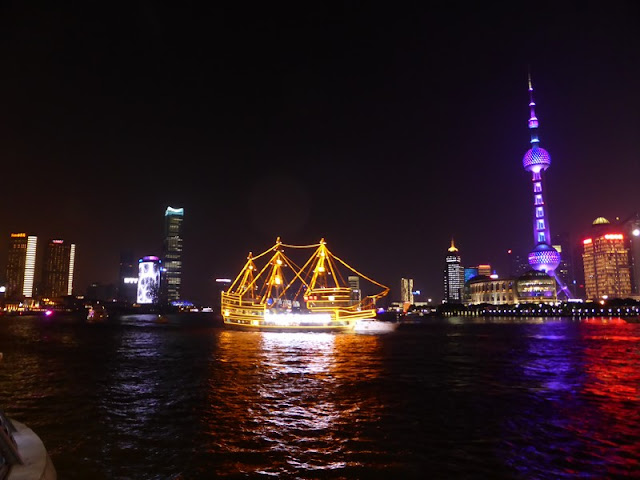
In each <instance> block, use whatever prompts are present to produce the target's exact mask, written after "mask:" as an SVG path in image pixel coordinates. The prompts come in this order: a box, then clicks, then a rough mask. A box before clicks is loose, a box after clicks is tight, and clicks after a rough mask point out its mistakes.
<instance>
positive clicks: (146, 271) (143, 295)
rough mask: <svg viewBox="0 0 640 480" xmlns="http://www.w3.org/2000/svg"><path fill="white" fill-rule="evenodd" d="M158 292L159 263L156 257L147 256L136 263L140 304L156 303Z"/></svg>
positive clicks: (138, 300)
mask: <svg viewBox="0 0 640 480" xmlns="http://www.w3.org/2000/svg"><path fill="white" fill-rule="evenodd" d="M159 291H160V261H159V259H158V257H154V256H149V257H144V258H142V259H140V261H139V263H138V295H137V302H138V303H140V304H151V303H157V301H158V293H159Z"/></svg>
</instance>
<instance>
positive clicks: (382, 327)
mask: <svg viewBox="0 0 640 480" xmlns="http://www.w3.org/2000/svg"><path fill="white" fill-rule="evenodd" d="M396 328H398V322H388V321H385V320H377V319H375V318H363V319H361V320H356V323H355V326H354V328H353V331H354V332H356V333H385V332H393V331H394V330H395V329H396Z"/></svg>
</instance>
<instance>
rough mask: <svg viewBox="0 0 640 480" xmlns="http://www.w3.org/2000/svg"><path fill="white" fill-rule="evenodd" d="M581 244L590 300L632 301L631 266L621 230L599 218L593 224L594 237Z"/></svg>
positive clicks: (587, 294)
mask: <svg viewBox="0 0 640 480" xmlns="http://www.w3.org/2000/svg"><path fill="white" fill-rule="evenodd" d="M582 244H583V254H582V263H583V265H584V280H585V292H586V297H587V300H601V299H607V298H627V297H630V296H631V295H632V288H631V265H630V262H629V249H628V247H627V242H626V241H625V237H624V233H622V230H621V229H620V228H619V227H615V226H613V225H611V222H609V220H607V219H606V218H604V217H598V218H596V219H595V221H594V222H593V225H592V235H591V236H590V237H588V238H585V239H584V240H583V241H582Z"/></svg>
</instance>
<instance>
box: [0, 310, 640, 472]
mask: <svg viewBox="0 0 640 480" xmlns="http://www.w3.org/2000/svg"><path fill="white" fill-rule="evenodd" d="M197 318H198V317H171V318H169V320H168V322H163V323H158V322H156V321H155V319H154V317H153V316H126V317H116V318H110V319H109V321H108V322H105V323H104V324H93V325H88V324H86V323H85V322H82V321H73V320H69V319H59V320H58V321H48V322H45V321H42V319H34V318H0V351H2V352H3V353H4V360H3V362H1V363H0V407H2V408H4V410H5V411H7V413H9V414H10V415H11V416H13V417H14V418H16V419H17V420H19V421H23V422H25V423H27V424H28V425H29V426H31V427H33V428H34V430H35V431H36V432H37V433H38V434H39V435H40V436H41V437H42V438H43V440H44V442H45V445H46V446H47V448H48V449H49V451H50V453H51V456H52V459H53V461H54V464H55V465H56V469H57V471H58V474H59V478H61V479H62V478H65V479H88V478H90V479H129V478H135V479H178V478H179V479H181V480H187V479H206V478H218V477H220V478H264V477H274V478H347V479H351V478H403V479H405V478H491V479H500V478H517V479H519V478H527V479H528V478H575V477H586V478H615V477H618V476H619V477H633V476H634V475H635V473H636V472H638V471H640V464H638V461H639V459H640V416H639V415H640V413H639V412H640V324H638V323H626V322H625V321H623V320H622V319H582V320H570V319H541V318H533V319H526V318H524V319H523V318H515V319H508V318H498V319H495V321H492V319H488V318H481V319H479V318H468V317H467V318H464V317H457V318H452V317H447V318H441V319H437V318H433V319H429V321H428V322H427V323H424V324H421V325H411V326H407V327H406V328H401V329H399V330H397V331H396V332H393V333H390V334H385V335H357V334H344V333H342V334H324V333H284V334H280V333H255V332H237V331H229V330H225V329H222V328H218V327H216V326H214V325H212V324H211V322H209V321H207V320H206V319H202V320H197ZM192 319H194V320H192Z"/></svg>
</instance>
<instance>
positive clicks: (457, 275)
mask: <svg viewBox="0 0 640 480" xmlns="http://www.w3.org/2000/svg"><path fill="white" fill-rule="evenodd" d="M447 252H448V253H447V256H446V258H445V267H444V303H462V295H463V288H464V267H463V266H462V265H461V264H460V255H459V254H458V249H457V248H456V246H455V244H454V243H453V239H451V246H450V247H449V248H448V250H447Z"/></svg>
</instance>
